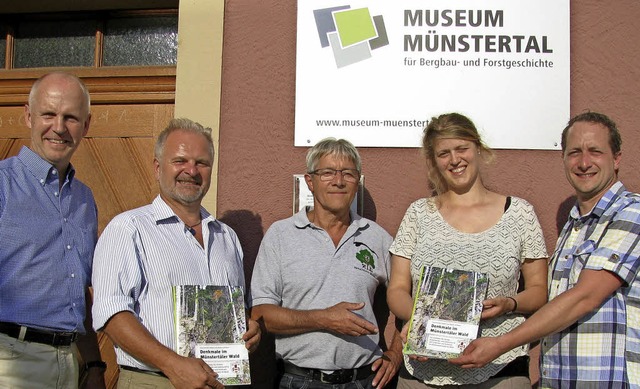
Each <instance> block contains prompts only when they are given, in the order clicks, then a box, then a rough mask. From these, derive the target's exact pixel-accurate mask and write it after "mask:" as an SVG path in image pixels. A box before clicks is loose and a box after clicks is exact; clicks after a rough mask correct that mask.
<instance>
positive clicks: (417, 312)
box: [405, 266, 489, 354]
mask: <svg viewBox="0 0 640 389" xmlns="http://www.w3.org/2000/svg"><path fill="white" fill-rule="evenodd" d="M488 282H489V279H488V278H487V277H486V275H485V274H483V273H478V272H474V271H466V270H455V269H444V268H440V267H430V266H425V267H424V268H423V270H422V276H421V278H420V284H419V285H418V290H417V295H416V298H415V306H414V312H413V315H412V322H411V328H410V330H409V339H408V342H407V344H406V347H405V353H409V354H410V353H415V354H425V351H426V348H427V347H426V346H427V341H428V338H429V333H428V323H429V320H432V319H437V320H445V321H450V322H462V323H474V324H477V323H478V322H479V321H480V315H481V314H482V301H483V300H484V297H485V293H486V289H487V285H488ZM427 354H428V353H427Z"/></svg>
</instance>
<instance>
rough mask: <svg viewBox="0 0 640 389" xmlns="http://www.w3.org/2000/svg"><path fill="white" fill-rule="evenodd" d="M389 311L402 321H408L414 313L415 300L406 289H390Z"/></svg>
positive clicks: (388, 291) (388, 294)
mask: <svg viewBox="0 0 640 389" xmlns="http://www.w3.org/2000/svg"><path fill="white" fill-rule="evenodd" d="M387 303H388V304H389V310H391V312H393V314H394V315H396V317H398V318H399V319H401V320H404V321H408V320H409V319H410V318H411V313H412V311H413V298H412V297H411V295H410V294H409V293H408V292H407V291H406V290H404V289H401V288H389V289H388V290H387Z"/></svg>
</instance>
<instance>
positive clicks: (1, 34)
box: [0, 24, 7, 69]
mask: <svg viewBox="0 0 640 389" xmlns="http://www.w3.org/2000/svg"><path fill="white" fill-rule="evenodd" d="M6 54H7V29H6V28H5V27H4V26H3V25H2V24H0V69H4V68H5V67H4V61H5V59H6Z"/></svg>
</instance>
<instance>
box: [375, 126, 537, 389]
mask: <svg viewBox="0 0 640 389" xmlns="http://www.w3.org/2000/svg"><path fill="white" fill-rule="evenodd" d="M422 147H423V151H424V153H425V155H426V159H427V165H428V170H429V181H430V182H431V184H432V185H433V187H434V189H435V192H436V194H435V196H433V197H429V198H423V199H420V200H417V201H415V202H414V203H413V204H411V206H410V207H409V209H408V210H407V212H406V214H405V216H404V218H403V220H402V223H401V225H400V228H399V229H398V233H397V236H396V238H395V240H394V242H393V245H392V246H391V249H390V251H391V253H392V262H391V264H392V265H391V266H392V267H391V280H390V283H389V288H388V292H387V300H388V303H389V307H390V308H391V311H393V313H394V314H395V315H396V316H397V317H399V318H400V319H402V320H404V321H405V322H406V321H408V320H409V318H410V316H411V311H412V307H413V298H412V291H413V290H415V289H416V285H417V282H418V280H419V278H420V272H421V269H422V267H423V266H425V265H430V266H439V267H447V268H456V269H461V270H473V271H479V272H484V273H487V274H488V276H489V287H488V292H487V299H486V300H485V301H484V302H483V312H482V317H481V322H480V334H479V336H497V335H500V334H503V333H506V332H508V331H510V330H511V329H513V328H515V327H516V326H517V325H519V324H520V323H521V322H523V321H524V316H523V315H524V314H530V313H532V312H534V311H535V310H537V309H538V308H540V307H541V306H542V305H543V304H544V303H545V302H546V300H547V299H546V296H547V290H546V289H547V262H546V258H547V251H546V248H545V244H544V239H543V235H542V230H541V228H540V223H539V222H538V219H537V217H536V214H535V212H534V210H533V207H532V206H531V205H530V204H529V203H528V202H526V201H525V200H523V199H520V198H518V197H513V196H505V195H502V194H499V193H495V192H492V191H491V190H489V189H487V187H486V186H485V185H484V184H483V182H482V177H481V170H482V167H483V165H485V164H486V163H488V162H490V161H492V160H493V157H494V154H493V152H492V150H491V149H489V148H488V147H487V146H485V145H484V143H483V142H482V140H481V138H480V135H479V133H478V130H477V129H476V127H475V125H474V124H473V122H472V121H471V120H469V118H467V117H465V116H463V115H461V114H457V113H450V114H444V115H441V116H439V117H435V118H432V119H431V121H430V122H429V125H428V126H427V128H426V129H425V131H424V136H423V141H422ZM520 275H522V278H523V279H524V288H523V289H522V291H520V292H519V293H518V282H519V279H520ZM406 330H407V326H406V325H405V328H404V330H403V335H404V336H406ZM528 361H529V359H528V347H526V346H523V347H519V348H517V349H513V350H511V351H509V352H507V353H505V354H503V355H502V356H500V357H499V358H497V359H496V360H495V361H493V362H492V363H490V364H488V365H486V366H484V367H483V368H479V369H462V368H460V367H458V366H455V365H453V364H450V363H448V362H447V361H446V360H442V359H427V358H424V357H415V356H414V357H411V358H405V368H406V369H403V371H402V372H401V374H400V380H399V384H398V388H399V389H418V388H420V389H424V388H442V387H443V386H449V385H452V386H464V387H474V388H475V387H480V388H498V387H499V388H527V389H529V388H531V382H530V380H529V371H528V368H529V362H528Z"/></svg>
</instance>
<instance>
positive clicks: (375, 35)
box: [313, 5, 389, 68]
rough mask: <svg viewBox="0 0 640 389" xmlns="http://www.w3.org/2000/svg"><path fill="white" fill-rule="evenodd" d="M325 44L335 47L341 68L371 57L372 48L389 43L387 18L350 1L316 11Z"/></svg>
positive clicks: (336, 59)
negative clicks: (385, 20)
mask: <svg viewBox="0 0 640 389" xmlns="http://www.w3.org/2000/svg"><path fill="white" fill-rule="evenodd" d="M313 15H314V17H315V20H316V27H317V29H318V36H319V37H320V45H321V47H323V48H325V47H331V50H332V51H333V58H334V59H335V61H336V66H337V67H338V68H342V67H345V66H347V65H351V64H354V63H356V62H360V61H364V60H365V59H368V58H371V51H372V50H375V49H378V48H380V47H383V46H386V45H388V44H389V38H388V36H387V30H386V28H385V26H384V19H383V18H382V16H381V15H375V16H371V13H370V12H369V9H368V8H357V9H351V6H349V5H343V6H339V7H332V8H323V9H317V10H315V11H313Z"/></svg>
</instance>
